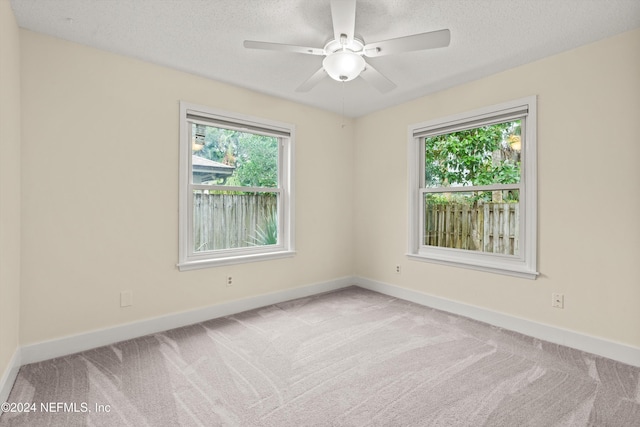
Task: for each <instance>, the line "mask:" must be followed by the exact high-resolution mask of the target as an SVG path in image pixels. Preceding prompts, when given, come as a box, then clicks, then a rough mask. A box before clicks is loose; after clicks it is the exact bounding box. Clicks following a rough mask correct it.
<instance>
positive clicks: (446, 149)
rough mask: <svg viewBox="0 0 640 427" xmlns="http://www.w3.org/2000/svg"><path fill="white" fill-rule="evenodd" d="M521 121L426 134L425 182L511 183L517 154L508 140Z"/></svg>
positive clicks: (516, 179) (515, 175)
mask: <svg viewBox="0 0 640 427" xmlns="http://www.w3.org/2000/svg"><path fill="white" fill-rule="evenodd" d="M519 133H520V121H516V122H507V123H499V124H494V125H489V126H482V127H479V128H475V129H469V130H463V131H459V132H452V133H448V134H444V135H437V136H433V137H428V138H425V182H426V184H427V186H429V187H441V186H442V187H448V186H451V185H489V184H514V183H517V182H519V180H520V158H519V157H520V156H519V152H517V150H514V149H513V148H512V146H511V144H510V143H509V137H510V136H511V135H519Z"/></svg>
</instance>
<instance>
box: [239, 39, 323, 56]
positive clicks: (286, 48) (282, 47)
mask: <svg viewBox="0 0 640 427" xmlns="http://www.w3.org/2000/svg"><path fill="white" fill-rule="evenodd" d="M243 45H244V47H246V48H247V49H264V50H275V51H279V52H293V53H305V54H307V55H324V49H320V48H317V47H305V46H296V45H292V44H282V43H269V42H257V41H253V40H245V41H244V43H243Z"/></svg>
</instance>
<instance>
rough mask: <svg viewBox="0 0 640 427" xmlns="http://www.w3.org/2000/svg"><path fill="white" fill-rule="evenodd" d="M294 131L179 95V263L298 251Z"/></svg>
mask: <svg viewBox="0 0 640 427" xmlns="http://www.w3.org/2000/svg"><path fill="white" fill-rule="evenodd" d="M293 133H294V128H293V126H292V125H288V124H284V123H279V122H273V121H267V120H263V119H258V118H254V117H249V116H243V115H239V114H234V113H229V112H224V111H218V110H213V109H210V108H208V107H202V106H196V105H192V104H188V103H185V102H181V103H180V248H179V257H180V260H179V263H178V267H179V268H180V270H189V269H194V268H203V267H209V266H215V265H225V264H232V263H239V262H248V261H257V260H264V259H271V258H279V257H283V256H291V255H293V243H292V242H293V235H292V230H293V228H292V223H293V218H292V206H293V200H292V197H291V194H292V192H291V187H292V140H293Z"/></svg>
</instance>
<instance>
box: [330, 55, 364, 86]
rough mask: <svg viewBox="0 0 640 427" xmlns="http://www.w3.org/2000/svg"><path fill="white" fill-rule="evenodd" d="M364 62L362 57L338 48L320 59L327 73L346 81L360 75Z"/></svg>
mask: <svg viewBox="0 0 640 427" xmlns="http://www.w3.org/2000/svg"><path fill="white" fill-rule="evenodd" d="M365 66H366V63H365V61H364V58H363V57H362V56H361V55H359V54H357V53H355V52H352V51H350V50H340V51H338V52H334V53H332V54H331V55H328V56H327V57H326V58H324V60H323V61H322V67H323V68H324V69H325V71H326V72H327V74H329V76H330V77H331V78H332V79H334V80H337V81H339V82H348V81H350V80H353V79H355V78H356V77H358V76H359V75H360V73H361V72H362V70H364V67H365Z"/></svg>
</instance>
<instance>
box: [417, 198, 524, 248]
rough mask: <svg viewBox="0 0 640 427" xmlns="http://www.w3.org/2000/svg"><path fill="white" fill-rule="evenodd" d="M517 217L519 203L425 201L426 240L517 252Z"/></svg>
mask: <svg viewBox="0 0 640 427" xmlns="http://www.w3.org/2000/svg"><path fill="white" fill-rule="evenodd" d="M519 217H520V205H519V204H518V203H486V202H485V203H483V202H478V203H477V204H475V205H467V204H462V203H448V204H427V206H426V210H425V244H426V245H428V246H440V247H445V248H456V249H468V250H474V251H480V252H492V253H498V254H505V255H517V254H518V240H519V239H518V237H519V231H520V227H519V223H520V220H519V219H520V218H519Z"/></svg>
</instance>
